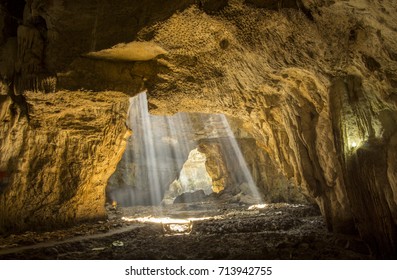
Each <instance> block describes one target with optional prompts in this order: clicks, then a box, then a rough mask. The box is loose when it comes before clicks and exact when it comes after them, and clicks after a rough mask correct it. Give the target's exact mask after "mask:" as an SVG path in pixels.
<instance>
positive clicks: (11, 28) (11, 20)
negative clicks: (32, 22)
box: [0, 0, 25, 38]
mask: <svg viewBox="0 0 397 280" xmlns="http://www.w3.org/2000/svg"><path fill="white" fill-rule="evenodd" d="M0 8H1V10H2V11H3V12H4V13H5V14H6V15H7V17H6V19H5V27H6V28H4V30H3V35H4V38H9V37H15V36H17V29H18V25H19V22H21V21H22V18H23V10H24V8H25V0H2V1H1V2H0Z"/></svg>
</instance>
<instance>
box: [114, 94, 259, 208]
mask: <svg viewBox="0 0 397 280" xmlns="http://www.w3.org/2000/svg"><path fill="white" fill-rule="evenodd" d="M127 126H128V127H129V128H130V129H131V130H132V131H133V133H132V135H131V137H130V138H129V139H128V144H127V148H126V150H125V152H124V154H123V157H122V160H121V161H120V163H119V164H118V166H117V169H116V172H115V173H114V174H113V175H112V176H111V178H110V179H109V182H108V187H107V197H108V200H109V201H115V202H117V205H120V206H135V205H160V204H161V203H163V204H171V203H173V201H174V200H175V198H176V197H177V196H178V195H182V194H184V193H194V192H202V193H203V194H204V196H208V195H209V194H211V193H213V192H215V193H217V192H220V191H222V190H223V189H224V187H225V186H224V183H222V182H224V181H219V180H218V181H217V182H213V179H214V178H213V177H211V176H215V175H211V174H214V170H216V169H217V163H216V162H215V163H214V162H212V165H211V166H209V164H208V158H207V155H206V154H205V153H206V152H205V151H200V148H199V147H200V146H202V145H201V144H200V143H203V141H204V142H205V141H207V142H208V143H209V144H208V143H207V147H209V146H211V145H216V146H217V147H219V151H221V153H222V155H224V156H222V157H223V158H224V159H223V161H219V164H222V166H223V168H224V166H226V165H227V166H230V168H232V169H231V170H226V171H223V173H222V174H221V175H219V174H217V175H216V176H225V177H227V176H229V177H230V178H233V183H234V184H236V185H238V186H242V187H243V189H245V190H246V192H249V193H250V194H251V195H252V196H253V197H257V198H259V197H260V195H259V192H258V190H257V188H256V184H255V182H254V179H253V178H252V175H251V173H250V170H249V168H248V165H247V163H246V161H245V159H244V156H243V153H242V151H241V150H240V147H239V145H238V142H237V140H236V138H235V135H234V133H233V131H232V128H231V127H230V125H229V123H228V120H227V118H226V117H225V116H224V115H221V114H200V113H177V114H175V115H173V116H157V115H150V114H149V111H148V102H147V96H146V92H143V93H141V94H138V95H137V96H134V97H132V98H131V99H130V107H129V112H128V119H127ZM208 153H211V151H208ZM218 156H219V155H218ZM222 162H223V163H222ZM225 162H226V164H225ZM214 165H215V166H214ZM208 168H210V169H211V168H212V169H211V170H212V171H213V172H212V173H211V172H210V170H209V169H208ZM215 173H216V172H215ZM229 173H230V174H229ZM215 179H218V178H215ZM247 190H249V191H247Z"/></svg>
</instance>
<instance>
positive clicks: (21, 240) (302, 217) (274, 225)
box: [0, 202, 371, 260]
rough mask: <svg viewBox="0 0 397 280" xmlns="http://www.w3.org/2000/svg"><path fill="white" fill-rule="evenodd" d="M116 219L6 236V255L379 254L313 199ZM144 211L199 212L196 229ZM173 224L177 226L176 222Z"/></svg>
mask: <svg viewBox="0 0 397 280" xmlns="http://www.w3.org/2000/svg"><path fill="white" fill-rule="evenodd" d="M107 209H108V216H109V217H108V220H106V221H100V222H96V223H85V224H80V225H77V226H74V227H71V228H68V229H64V230H57V231H52V232H26V233H24V234H19V235H9V236H3V237H0V259H146V260H155V259H182V260H183V259H371V255H370V253H369V250H368V248H367V246H366V245H365V244H364V243H363V242H361V241H360V240H359V239H357V238H355V237H351V236H344V235H343V236H342V235H335V234H331V233H329V232H328V231H327V229H326V227H325V224H324V221H323V219H322V217H321V216H320V213H319V212H318V210H317V209H316V208H314V207H313V206H310V205H291V204H269V205H267V206H266V208H255V207H253V208H251V209H249V207H248V206H247V205H239V204H230V203H213V202H205V203H203V202H201V203H189V204H183V203H181V204H174V205H171V206H167V207H163V208H160V207H149V206H137V207H129V208H122V207H117V208H114V207H112V206H110V205H108V206H107ZM143 217H152V218H153V217H169V218H177V219H186V218H192V217H193V218H196V219H197V220H194V221H192V222H191V224H190V225H191V227H190V228H189V229H188V231H189V233H188V234H180V233H179V234H175V233H170V232H168V231H167V226H164V225H163V224H161V223H152V222H143V221H137V220H135V219H139V218H143ZM168 228H169V226H168Z"/></svg>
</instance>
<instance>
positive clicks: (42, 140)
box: [0, 91, 128, 232]
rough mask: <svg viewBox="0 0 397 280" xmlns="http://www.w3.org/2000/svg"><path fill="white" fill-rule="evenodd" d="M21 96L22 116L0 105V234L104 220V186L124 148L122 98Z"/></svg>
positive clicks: (72, 94) (124, 100)
mask: <svg viewBox="0 0 397 280" xmlns="http://www.w3.org/2000/svg"><path fill="white" fill-rule="evenodd" d="M25 96H26V99H27V102H28V106H29V114H28V116H24V115H21V112H17V113H15V112H13V108H11V110H10V109H9V108H1V109H2V112H7V111H9V114H4V115H3V117H2V118H1V119H0V121H1V123H2V133H1V135H0V147H1V150H0V151H1V153H0V162H1V165H0V170H1V172H2V177H3V175H4V177H6V179H7V180H4V179H5V178H0V180H1V183H2V184H1V185H0V186H1V188H0V229H1V231H2V232H4V231H20V230H28V229H32V228H35V229H51V228H54V227H63V226H66V225H69V224H72V223H76V222H78V221H83V220H89V219H98V218H104V217H106V213H105V209H104V205H105V195H104V193H105V187H106V183H107V179H108V178H109V176H110V175H111V174H112V172H113V171H114V169H115V168H116V165H117V163H118V161H119V160H120V158H121V155H122V152H123V150H124V147H125V140H126V136H127V135H126V133H127V127H126V126H125V117H126V114H127V109H128V96H126V95H124V94H121V93H115V92H104V93H93V92H67V91H62V92H57V93H55V94H41V93H33V92H30V93H25ZM10 103H11V102H10ZM3 104H4V103H3ZM10 107H12V105H10ZM14 109H15V108H14Z"/></svg>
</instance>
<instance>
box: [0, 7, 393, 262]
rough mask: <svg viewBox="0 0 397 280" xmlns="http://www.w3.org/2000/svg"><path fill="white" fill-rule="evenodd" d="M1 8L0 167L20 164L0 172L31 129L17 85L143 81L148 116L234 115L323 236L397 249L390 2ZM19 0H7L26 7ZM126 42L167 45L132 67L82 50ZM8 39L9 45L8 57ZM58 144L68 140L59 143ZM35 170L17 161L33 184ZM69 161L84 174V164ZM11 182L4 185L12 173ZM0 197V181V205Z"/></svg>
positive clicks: (36, 154) (384, 252) (132, 87)
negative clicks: (301, 195)
mask: <svg viewBox="0 0 397 280" xmlns="http://www.w3.org/2000/svg"><path fill="white" fill-rule="evenodd" d="M11 2H12V1H7V0H3V1H2V2H1V7H2V9H1V10H0V27H1V28H2V30H1V31H2V32H1V40H0V42H1V43H2V46H1V48H0V49H1V52H2V55H1V56H0V57H1V59H2V62H3V61H6V63H2V64H1V67H0V68H1V75H2V77H1V88H2V95H1V96H0V98H1V105H0V106H1V114H0V116H1V117H2V118H3V119H4V118H9V116H12V117H13V118H14V119H15V118H18V116H19V113H18V114H15V111H18V112H20V114H23V115H25V116H26V118H20V119H19V120H18V121H17V120H14V121H13V122H8V123H7V122H6V123H5V124H6V125H3V126H2V127H1V137H4V138H2V139H3V140H1V141H2V142H1V152H2V154H1V157H2V161H1V166H0V169H1V170H4V169H6V170H7V168H13V170H20V169H14V168H16V167H17V166H19V165H23V164H24V160H23V159H22V157H17V156H15V157H14V158H13V159H14V161H18V159H20V161H21V162H19V163H18V164H11V165H9V166H7V165H8V163H6V162H5V161H4V160H3V158H4V155H3V153H5V154H6V155H11V154H10V153H11V152H3V151H5V150H7V151H11V148H7V147H14V145H15V147H19V148H20V149H23V150H24V151H30V150H29V148H28V146H29V143H27V142H26V141H28V140H27V138H24V139H22V137H19V136H18V135H22V134H23V133H28V131H32V130H31V129H30V128H29V127H32V125H33V123H34V122H35V119H34V118H31V120H30V119H28V117H27V116H30V113H29V112H30V109H31V110H33V111H34V107H35V105H30V107H29V106H27V100H26V99H29V98H30V97H29V96H31V95H24V94H23V90H24V89H26V88H30V89H32V90H40V91H53V89H54V87H58V88H63V89H73V90H75V89H78V88H79V86H80V87H84V88H86V89H93V90H101V91H103V90H105V89H107V90H119V91H123V92H128V93H132V92H137V91H138V89H140V88H147V89H148V90H149V103H150V109H151V111H152V112H153V113H158V114H173V113H176V112H181V111H190V112H206V113H224V114H227V115H233V116H234V117H237V118H239V119H240V120H241V121H242V122H243V126H244V128H245V129H246V130H247V131H249V132H250V134H252V135H253V136H254V138H255V139H256V141H257V142H258V144H259V146H260V147H262V148H263V149H264V150H266V151H267V152H268V154H269V155H270V157H271V159H272V160H273V161H274V162H275V163H276V164H277V166H278V167H279V168H280V169H281V170H283V172H284V174H285V175H286V176H287V177H289V178H294V180H295V183H296V185H297V186H300V187H301V188H302V189H303V190H304V191H305V193H307V194H308V195H310V196H311V197H312V198H313V199H314V200H315V201H316V202H317V204H318V205H319V206H320V209H321V211H322V214H323V216H324V217H325V219H326V222H327V225H328V228H329V229H330V230H332V231H335V232H342V233H355V232H358V233H359V234H360V235H361V236H362V237H363V238H364V239H365V240H366V242H368V243H369V244H370V245H371V248H372V250H373V253H374V254H376V255H378V256H380V257H387V256H391V255H395V254H396V253H397V234H396V233H397V228H396V225H397V195H396V194H397V185H396V184H397V183H396V177H397V176H396V173H397V166H396V165H397V164H396V162H397V158H396V157H397V153H396V145H397V125H396V122H397V97H396V96H397V90H396V88H397V76H396V73H397V72H396V70H397V40H396V37H397V22H396V20H395V13H396V11H397V5H396V3H395V1H392V0H385V1H374V0H348V1H335V0H334V1H328V0H321V1H311V0H300V1H284V0H283V1H281V0H279V1H253V0H247V1H243V0H229V1H228V2H227V3H226V2H225V1H221V2H222V3H224V5H223V4H222V5H219V6H218V5H215V4H211V3H209V2H211V1H167V2H166V3H167V4H164V3H165V2H161V3H160V2H158V1H124V0H123V1H117V3H114V2H109V1H96V0H95V1H94V0H88V1H61V0H54V1H46V0H32V1H27V5H26V6H25V8H24V10H23V13H22V12H21V9H20V8H17V9H15V11H13V12H10V11H11V10H13V9H9V11H8V12H5V10H6V9H4V7H6V8H7V7H10V6H11V4H10V3H11ZM22 2H23V1H22V0H18V1H15V2H13V3H19V5H20V6H22V7H24V3H22ZM207 2H208V3H207ZM195 4H196V5H195ZM213 5H215V6H213ZM207 8H208V9H209V10H206V9H207ZM22 14H23V15H22ZM82 15H84V16H82ZM133 40H138V41H147V42H150V44H155V45H156V46H159V47H160V48H162V49H163V50H165V52H166V53H164V54H161V55H159V56H157V57H155V58H153V59H152V60H149V61H143V62H142V61H134V62H131V61H129V62H124V61H122V62H120V61H117V62H114V61H107V60H102V59H100V60H99V59H97V58H95V59H94V58H89V57H86V56H84V57H81V55H86V54H88V53H89V52H95V51H100V50H103V49H109V48H111V47H113V46H115V45H117V44H120V43H129V42H131V41H133ZM15 44H17V50H18V51H17V52H16V53H14V54H12V50H15V47H13V46H15ZM7 49H8V51H7ZM43 51H44V54H43ZM13 56H16V57H15V59H14V58H11V57H13ZM13 62H14V63H13ZM39 62H40V63H39ZM13 64H15V65H14V67H13ZM107 68H109V69H110V70H109V71H110V74H109V75H108V73H106V72H107V71H106V70H105V69H107ZM97 73H102V74H101V75H102V76H103V77H106V79H98V75H97ZM10 75H11V76H10ZM102 76H101V77H102ZM65 77H66V78H65ZM70 77H71V78H70ZM73 77H79V79H78V81H77V82H76V81H75V79H74V78H73ZM119 77H120V78H119ZM55 78H56V79H55ZM18 81H21V83H18ZM80 81H81V83H83V85H79V83H80ZM101 81H102V82H101ZM109 81H110V82H109ZM98 84H99V85H98ZM18 85H19V86H18ZM54 85H55V86H54ZM4 92H6V95H7V96H5V95H4ZM40 96H41V95H40ZM74 102H78V101H76V100H74ZM114 113H115V112H113V111H112V112H109V114H108V115H107V117H106V118H110V117H109V116H111V115H113V114H114ZM43 114H45V111H43ZM106 118H105V119H106ZM120 118H121V117H120ZM105 119H104V120H103V121H104V122H105V123H106V122H107V120H109V119H106V120H105ZM110 119H111V118H110ZM17 123H18V125H17ZM3 124H4V122H3ZM50 124H51V123H50ZM54 125H55V124H54ZM98 125H99V124H98ZM8 126H10V127H12V128H13V129H14V130H13V131H14V132H13V133H11V132H7V131H10V128H7V127H8ZM118 132H119V134H117V135H113V136H112V137H114V138H115V139H120V137H121V136H120V135H122V134H124V132H125V131H123V129H121V127H120V128H119V130H118ZM29 133H30V132H29ZM4 135H5V136H4ZM13 135H17V136H18V137H16V136H13ZM7 137H8V138H7ZM13 137H16V138H13ZM54 137H55V136H54ZM57 137H58V136H57ZM6 138H7V139H6ZM5 139H6V140H5ZM13 139H14V140H15V141H16V142H15V141H14V140H13ZM17 139H18V141H17ZM31 139H34V138H31ZM40 139H44V138H40ZM45 139H47V138H45ZM56 139H58V138H56ZM62 139H63V138H62ZM65 139H66V138H65ZM88 139H89V138H87V137H86V138H85V140H84V141H86V140H87V141H88ZM103 140H104V138H101V141H103ZM31 141H36V140H31ZM40 141H43V142H45V143H47V140H40ZM40 141H39V140H37V141H36V142H40ZM59 141H61V142H62V143H63V144H62V145H64V146H65V147H64V149H69V148H70V147H68V145H69V143H70V142H67V141H66V140H65V141H64V140H61V138H60V140H59ZM17 142H18V143H19V144H14V143H17ZM36 142H33V143H36ZM61 142H60V143H61ZM40 143H41V142H40ZM84 143H85V142H84ZM66 144H67V145H66ZM35 145H36V144H35ZM82 145H83V146H84V144H82ZM31 146H32V144H31ZM33 146H34V145H33ZM109 149H120V147H119V146H117V145H114V146H112V147H110V146H109ZM40 151H41V150H40ZM40 151H39V149H37V150H35V149H33V150H32V151H31V152H30V153H31V157H32V158H37V159H45V160H44V162H47V161H48V160H49V159H53V157H52V156H51V157H47V159H46V157H44V155H43V156H41V152H40ZM43 151H46V149H44V150H43ZM7 157H8V158H7V162H9V160H10V159H11V156H7ZM38 161H40V160H38ZM26 162H30V161H29V160H27V161H26ZM65 162H68V164H71V163H72V162H73V159H72V158H70V159H68V161H65ZM93 163H95V162H93ZM42 164H43V163H40V162H38V163H35V164H32V165H30V164H29V168H28V167H26V168H28V169H29V170H31V174H34V175H32V176H33V177H35V176H36V177H37V176H38V177H39V178H40V176H39V175H38V174H42V172H43V171H42V168H41V166H42ZM79 168H80V169H81V170H82V171H83V172H87V171H86V168H89V167H88V165H86V164H84V165H81V166H80V167H79ZM71 172H72V171H71ZM71 174H72V175H73V174H74V173H73V172H72V173H71ZM102 175H103V174H102ZM72 177H73V178H74V177H75V176H74V175H73V176H71V178H72ZM33 179H34V178H33ZM10 180H11V184H12V185H13V186H14V184H13V183H12V182H14V181H15V180H16V179H15V178H14V177H13V175H11V179H10ZM18 180H19V179H18ZM27 182H28V181H27V179H21V181H20V184H19V185H18V186H17V185H15V195H14V196H12V197H13V198H10V199H11V200H10V201H18V203H20V204H19V205H20V207H19V209H18V211H19V212H20V213H21V214H19V215H24V218H26V217H27V216H28V212H27V211H25V210H23V209H24V208H22V206H21V205H22V204H21V203H22V202H20V201H19V195H22V194H23V191H22V190H25V189H29V187H28V186H29V185H28V183H27ZM84 182H86V181H84ZM46 184H47V182H45V184H44V183H43V184H41V183H40V186H43V188H44V189H45V188H48V187H49V186H48V185H46ZM82 185H83V184H82ZM13 188H14V187H13ZM54 189H59V190H61V189H62V184H59V183H55V184H54ZM85 190H87V191H89V190H90V188H88V187H87V188H86V189H85ZM7 191H8V189H7V188H5V189H4V188H2V192H3V194H2V196H1V198H2V203H3V205H4V202H5V199H4V197H5V196H4V192H7ZM13 192H14V190H13ZM32 192H33V194H36V193H40V192H41V191H39V188H37V189H32ZM33 194H32V195H33ZM54 204H55V203H52V204H51V205H54ZM70 205H72V204H70ZM73 205H74V204H73ZM7 207H9V206H7ZM22 213H23V214H22ZM43 217H47V216H46V215H43ZM9 219H10V220H9V221H11V219H13V218H12V216H10V218H9ZM15 219H16V220H18V218H17V217H15ZM14 221H15V220H14ZM20 223H22V222H20Z"/></svg>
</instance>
